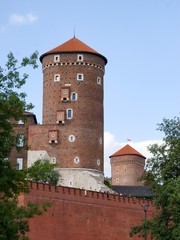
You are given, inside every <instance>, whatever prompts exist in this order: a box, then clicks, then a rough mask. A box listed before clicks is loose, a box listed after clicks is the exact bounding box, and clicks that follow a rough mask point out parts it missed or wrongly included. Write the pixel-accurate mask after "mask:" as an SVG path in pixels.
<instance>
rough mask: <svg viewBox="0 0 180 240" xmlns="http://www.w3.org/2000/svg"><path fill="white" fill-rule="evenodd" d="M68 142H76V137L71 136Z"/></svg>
mask: <svg viewBox="0 0 180 240" xmlns="http://www.w3.org/2000/svg"><path fill="white" fill-rule="evenodd" d="M68 140H69V142H75V140H76V137H75V136H74V135H72V134H71V135H69V137H68Z"/></svg>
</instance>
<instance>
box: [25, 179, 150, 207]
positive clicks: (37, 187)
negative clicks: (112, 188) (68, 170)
mask: <svg viewBox="0 0 180 240" xmlns="http://www.w3.org/2000/svg"><path fill="white" fill-rule="evenodd" d="M29 188H30V192H32V191H34V195H41V196H42V195H44V196H46V197H47V195H48V196H49V197H51V196H53V195H54V194H56V197H59V198H62V196H70V197H78V199H92V200H95V201H96V202H97V203H98V200H101V201H103V202H106V203H107V202H109V203H110V202H112V203H113V202H116V203H117V202H119V203H127V204H138V205H142V204H144V203H147V204H149V205H150V206H152V207H153V206H154V204H153V201H152V200H148V199H143V198H136V197H129V196H122V195H119V194H112V193H108V192H96V191H90V190H85V189H78V188H71V187H64V186H53V185H49V184H47V183H39V182H29ZM49 193H51V194H49ZM107 204H108V203H107Z"/></svg>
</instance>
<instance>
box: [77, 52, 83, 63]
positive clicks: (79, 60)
mask: <svg viewBox="0 0 180 240" xmlns="http://www.w3.org/2000/svg"><path fill="white" fill-rule="evenodd" d="M83 60H84V56H83V54H78V55H77V61H78V62H83Z"/></svg>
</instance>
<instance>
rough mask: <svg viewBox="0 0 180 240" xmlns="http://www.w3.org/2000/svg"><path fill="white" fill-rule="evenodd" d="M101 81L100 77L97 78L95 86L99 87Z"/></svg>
mask: <svg viewBox="0 0 180 240" xmlns="http://www.w3.org/2000/svg"><path fill="white" fill-rule="evenodd" d="M101 83H102V81H101V77H97V84H98V85H101Z"/></svg>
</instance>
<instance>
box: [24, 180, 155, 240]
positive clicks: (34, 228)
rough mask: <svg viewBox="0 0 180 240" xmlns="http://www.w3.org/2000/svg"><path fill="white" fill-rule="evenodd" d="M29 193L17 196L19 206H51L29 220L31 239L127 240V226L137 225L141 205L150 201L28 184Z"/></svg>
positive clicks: (128, 229) (150, 213)
mask: <svg viewBox="0 0 180 240" xmlns="http://www.w3.org/2000/svg"><path fill="white" fill-rule="evenodd" d="M30 187H31V190H30V193H28V194H26V195H23V196H21V203H26V202H27V201H38V202H42V201H47V202H51V203H52V206H51V207H50V208H49V209H48V211H47V212H45V213H44V214H43V215H42V216H38V217H34V218H33V219H31V220H30V229H31V231H30V233H29V234H28V236H29V237H30V239H31V240H36V239H38V240H45V239H47V240H59V239H61V240H67V239H68V240H71V239H73V240H79V239H82V240H94V239H97V240H110V239H113V240H119V239H122V240H130V239H134V240H137V239H142V238H138V236H134V238H130V237H129V231H130V226H133V225H136V224H139V223H141V221H142V220H143V218H144V212H143V210H142V207H141V204H142V203H148V204H150V207H149V209H148V212H147V217H150V215H152V213H153V212H154V208H153V204H152V202H151V201H147V200H140V199H137V198H128V197H123V196H119V195H113V194H107V193H101V192H93V191H85V190H80V189H74V188H68V187H53V186H49V185H47V184H39V183H31V184H30Z"/></svg>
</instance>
